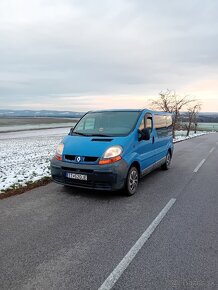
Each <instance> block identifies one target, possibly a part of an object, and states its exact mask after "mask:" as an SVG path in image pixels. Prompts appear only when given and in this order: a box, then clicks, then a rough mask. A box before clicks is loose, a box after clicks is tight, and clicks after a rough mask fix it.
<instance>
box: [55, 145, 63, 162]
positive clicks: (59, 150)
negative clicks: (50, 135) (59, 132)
mask: <svg viewBox="0 0 218 290" xmlns="http://www.w3.org/2000/svg"><path fill="white" fill-rule="evenodd" d="M63 151H64V144H63V143H60V144H59V145H58V147H57V149H56V154H55V157H56V159H58V160H62V154H63Z"/></svg>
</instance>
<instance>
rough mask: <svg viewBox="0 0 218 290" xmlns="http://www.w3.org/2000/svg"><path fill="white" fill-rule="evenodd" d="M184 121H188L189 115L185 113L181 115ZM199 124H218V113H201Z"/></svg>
mask: <svg viewBox="0 0 218 290" xmlns="http://www.w3.org/2000/svg"><path fill="white" fill-rule="evenodd" d="M181 117H182V121H184V122H185V121H186V120H187V115H186V113H185V112H183V113H182V114H181ZM198 122H201V123H218V113H213V112H212V113H211V112H210V113H206V112H200V113H199V114H198Z"/></svg>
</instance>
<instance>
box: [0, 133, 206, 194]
mask: <svg viewBox="0 0 218 290" xmlns="http://www.w3.org/2000/svg"><path fill="white" fill-rule="evenodd" d="M69 130H70V128H58V129H47V130H33V131H23V132H14V133H0V148H1V150H0V193H1V192H3V191H5V190H6V189H10V188H16V187H18V186H25V184H26V183H28V182H34V181H37V180H39V179H41V178H43V177H46V176H48V177H49V176H50V168H49V166H50V159H51V158H52V157H53V156H54V154H55V149H56V146H57V145H58V143H59V142H60V141H61V140H62V138H63V137H64V136H65V135H67V134H68V132H69ZM207 133H208V132H197V134H194V133H192V132H191V133H190V137H186V136H185V135H186V132H184V131H177V132H176V138H175V140H174V141H175V142H179V141H182V140H185V139H189V138H193V137H196V136H200V135H204V134H207Z"/></svg>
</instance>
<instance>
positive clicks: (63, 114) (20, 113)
mask: <svg viewBox="0 0 218 290" xmlns="http://www.w3.org/2000/svg"><path fill="white" fill-rule="evenodd" d="M83 115H84V113H79V112H72V111H51V110H40V111H34V110H1V109H0V118H1V117H8V118H10V117H11V118H14V117H24V118H25V117H53V118H81V117H82V116H83Z"/></svg>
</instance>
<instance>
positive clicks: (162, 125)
mask: <svg viewBox="0 0 218 290" xmlns="http://www.w3.org/2000/svg"><path fill="white" fill-rule="evenodd" d="M170 117H171V116H170ZM154 124H155V128H156V132H157V135H158V137H159V138H163V137H167V136H168V129H167V116H166V115H154Z"/></svg>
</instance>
